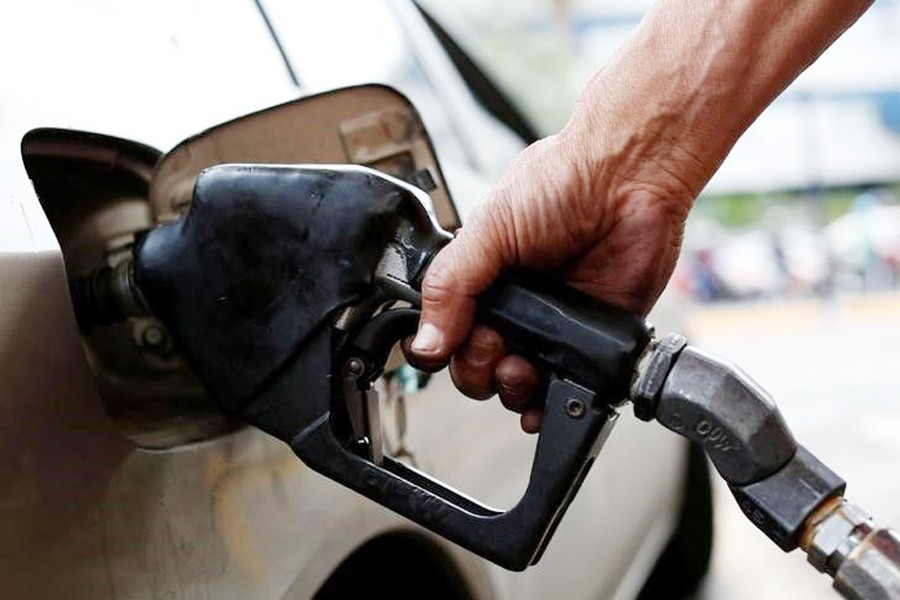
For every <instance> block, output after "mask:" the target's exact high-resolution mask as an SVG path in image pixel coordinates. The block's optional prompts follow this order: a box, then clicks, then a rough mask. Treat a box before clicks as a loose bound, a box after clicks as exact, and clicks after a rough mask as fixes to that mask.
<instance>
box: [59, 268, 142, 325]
mask: <svg viewBox="0 0 900 600" xmlns="http://www.w3.org/2000/svg"><path fill="white" fill-rule="evenodd" d="M69 291H70V293H71V295H72V303H73V305H74V308H75V318H76V320H77V321H78V329H80V330H81V331H82V332H84V333H88V332H90V331H91V330H92V329H93V328H94V327H98V326H105V325H112V324H113V323H118V322H121V321H124V320H125V319H127V318H128V317H145V316H149V315H150V309H149V307H148V306H147V301H146V300H145V299H144V295H143V294H142V293H141V290H140V288H138V286H137V284H136V283H135V281H134V267H133V262H132V260H131V257H129V258H127V259H126V260H123V261H122V262H120V263H119V264H117V265H116V266H114V267H109V266H103V267H100V268H99V269H95V270H94V271H92V272H90V273H88V274H87V275H85V276H83V277H78V278H76V279H73V280H71V281H70V282H69Z"/></svg>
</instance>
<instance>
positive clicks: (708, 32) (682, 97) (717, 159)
mask: <svg viewBox="0 0 900 600" xmlns="http://www.w3.org/2000/svg"><path fill="white" fill-rule="evenodd" d="M870 4H871V0H792V1H789V2H777V1H774V0H661V1H660V2H659V3H658V4H657V5H656V6H655V7H654V8H653V9H652V10H651V11H650V12H649V13H648V14H647V16H646V17H645V18H644V20H643V21H642V22H641V25H640V26H639V27H638V29H637V30H636V31H635V32H634V34H633V35H632V36H631V37H630V38H629V39H628V40H627V41H626V43H625V44H623V46H622V47H621V48H620V49H619V50H618V51H617V52H616V54H615V55H614V56H613V57H612V59H611V60H610V61H609V62H608V63H607V64H606V65H605V66H604V67H603V69H601V70H600V72H599V73H598V74H597V75H596V76H595V77H594V78H593V79H592V80H591V82H590V83H589V84H588V85H587V87H586V88H585V90H584V92H583V93H582V95H581V98H580V99H579V102H578V105H577V108H576V110H575V113H574V116H573V118H572V120H571V121H570V123H569V125H567V127H566V129H565V130H564V133H566V134H567V135H571V136H573V137H577V138H578V141H577V143H578V144H579V146H581V147H582V149H583V150H585V151H587V152H589V153H592V155H593V156H594V157H595V161H594V163H593V164H594V167H593V168H594V169H596V172H594V173H593V174H592V176H593V177H594V178H595V179H598V180H600V181H602V182H603V185H605V186H606V187H607V189H615V187H616V185H617V184H618V183H620V182H627V183H628V184H629V185H634V184H635V182H637V184H641V182H646V185H647V186H650V187H653V186H658V189H656V190H653V192H654V193H655V194H659V195H666V194H669V195H674V196H676V197H677V200H678V201H679V202H681V203H684V204H687V205H688V206H689V203H690V202H691V201H692V200H693V198H694V197H695V196H696V195H697V194H698V193H699V191H700V190H701V189H702V187H703V186H704V185H705V184H706V182H707V181H708V180H709V178H710V177H711V176H712V175H713V173H714V172H715V170H716V169H717V168H718V166H719V165H720V164H721V162H722V160H724V158H725V156H726V155H727V154H728V152H729V151H730V149H731V147H732V146H733V145H734V143H735V142H736V141H737V139H738V137H739V136H740V135H741V134H742V133H743V132H744V130H745V129H746V128H747V127H748V126H749V125H750V124H751V123H752V122H753V120H754V119H755V118H756V117H757V116H758V115H759V113H760V112H762V110H763V109H764V108H765V107H766V106H768V104H769V103H770V102H771V101H772V100H773V99H774V98H775V96H777V95H778V94H779V93H781V91H783V90H784V88H785V87H787V85H788V84H789V83H790V82H791V81H793V80H794V79H795V78H796V77H797V75H799V74H800V72H802V71H803V70H804V69H805V68H806V67H807V66H808V65H809V64H810V63H812V62H813V61H814V60H815V59H816V58H817V57H818V56H819V55H820V54H821V53H822V52H823V51H824V50H825V49H826V48H827V47H828V46H829V45H830V44H831V43H832V42H833V41H834V40H835V39H836V38H837V37H838V36H839V35H840V34H841V33H842V32H843V31H844V30H845V29H846V28H847V27H849V26H850V25H851V24H852V23H853V22H854V21H855V20H856V19H857V18H858V17H859V16H860V15H861V14H862V13H863V12H864V11H865V9H866V8H867V7H868V6H869V5H870ZM631 157H635V158H638V159H639V160H636V161H632V162H635V163H638V164H629V159H630V158H631Z"/></svg>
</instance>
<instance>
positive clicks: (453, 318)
mask: <svg viewBox="0 0 900 600" xmlns="http://www.w3.org/2000/svg"><path fill="white" fill-rule="evenodd" d="M482 215H484V213H482ZM490 220H491V219H490V218H482V219H478V218H477V217H475V218H473V219H472V220H471V221H470V223H469V224H468V225H467V226H466V227H463V228H462V229H460V230H459V233H458V235H457V236H456V237H455V238H454V239H453V240H452V241H451V242H450V243H449V244H447V245H446V246H445V247H444V248H443V249H441V251H440V252H438V254H437V255H436V256H435V257H434V259H433V260H432V261H431V265H430V266H429V267H428V271H427V272H426V273H425V278H424V279H423V281H422V318H421V319H420V321H419V330H418V332H417V333H416V337H415V339H414V340H413V342H412V344H411V345H410V350H411V351H412V354H413V355H414V356H416V357H417V358H418V359H420V360H422V361H423V362H426V363H431V364H435V363H441V362H446V361H447V360H449V359H450V357H451V356H452V355H453V352H454V351H455V350H456V349H457V348H458V347H459V346H460V344H462V342H463V341H464V340H465V339H466V337H468V335H469V331H470V330H471V329H472V325H473V322H474V320H475V304H476V299H477V298H478V296H479V295H480V294H481V293H482V292H484V291H485V290H486V289H487V288H488V287H489V286H490V285H491V283H493V281H494V280H495V279H496V278H497V276H498V275H500V272H501V271H502V270H503V267H504V266H505V262H506V261H505V260H504V254H503V252H502V247H501V245H500V244H499V243H497V237H498V235H497V231H496V230H494V229H493V228H492V227H491V226H490Z"/></svg>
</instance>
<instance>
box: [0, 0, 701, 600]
mask: <svg viewBox="0 0 900 600" xmlns="http://www.w3.org/2000/svg"><path fill="white" fill-rule="evenodd" d="M4 12H5V13H6V14H5V15H4V18H2V19H0V51H2V53H3V55H4V56H6V57H8V59H9V60H8V61H6V63H5V65H6V68H5V70H4V75H3V77H2V78H0V90H2V91H0V98H2V102H3V104H2V111H0V115H2V116H0V140H2V144H0V174H2V177H0V281H2V283H3V285H2V286H0V299H2V301H0V355H2V357H3V359H4V360H3V366H2V367H0V411H2V416H3V418H2V419H0V448H2V450H3V452H2V453H0V481H2V488H3V490H4V494H3V499H2V500H0V589H2V590H3V593H4V595H5V597H8V598H17V599H27V598H40V599H44V598H54V597H62V598H72V599H77V598H84V599H91V600H97V599H121V598H191V599H193V598H216V599H224V598H310V597H319V598H343V597H351V594H353V595H361V594H373V595H374V596H375V597H382V596H389V595H390V596H393V597H397V598H405V597H429V598H485V599H493V598H497V599H502V598H516V599H528V598H533V599H539V598H547V597H563V598H570V599H577V598H585V599H586V598H598V597H600V598H607V597H616V598H630V597H635V596H636V595H637V594H638V593H639V592H640V590H641V589H642V587H643V586H644V584H645V582H647V581H648V580H649V581H650V582H651V584H650V587H647V588H645V596H646V597H649V596H650V595H652V594H653V592H654V591H655V592H659V591H660V590H663V591H665V593H666V597H672V594H675V595H677V594H678V593H679V591H687V590H689V589H691V588H692V587H693V586H694V585H695V584H696V583H697V581H698V580H699V578H700V577H702V575H703V573H704V572H705V570H706V566H707V563H708V559H709V549H710V544H711V515H710V511H711V505H710V497H709V494H710V492H709V482H708V473H707V471H706V466H705V462H704V459H703V456H702V454H700V453H698V452H697V451H696V450H694V449H689V446H688V445H687V444H686V443H685V442H684V441H683V440H681V439H680V438H678V437H676V436H675V435H673V434H670V433H668V432H666V431H664V430H663V429H662V428H658V427H655V426H647V425H645V424H643V423H639V422H638V421H637V420H636V419H634V418H633V417H632V416H631V415H630V414H629V413H626V414H623V415H622V418H621V419H620V422H619V424H618V426H617V428H616V429H617V431H615V432H614V433H613V435H612V436H611V439H610V440H609V442H608V443H607V445H606V447H605V448H604V450H603V452H602V453H601V455H600V456H599V457H598V459H597V461H596V464H595V465H594V466H593V469H592V471H591V473H590V475H589V477H588V479H587V480H586V482H585V484H584V486H583V487H582V489H581V492H580V494H579V495H578V497H577V498H576V500H575V501H574V502H573V504H572V505H571V507H570V509H569V511H568V513H567V515H566V517H565V518H564V519H563V521H562V524H561V525H560V527H559V529H558V531H557V532H556V534H555V537H554V539H553V541H552V542H551V544H550V546H549V549H548V550H547V552H546V554H545V555H544V557H543V558H542V560H541V562H540V563H539V565H538V566H536V567H533V568H531V569H529V570H527V571H526V572H524V573H511V572H508V571H505V570H503V569H501V568H499V567H496V566H494V565H492V564H489V563H487V562H485V561H483V560H481V559H479V558H477V557H475V556H474V555H472V554H470V553H468V552H466V551H463V550H461V549H460V548H458V547H456V546H454V545H452V544H450V543H448V542H446V541H444V540H441V539H438V538H437V537H436V536H434V535H432V534H430V533H428V532H426V531H424V530H422V529H421V528H418V527H416V526H414V525H412V524H411V523H409V522H408V521H405V520H404V519H402V518H400V517H398V516H396V515H394V514H392V513H389V512H387V511H386V510H384V509H382V508H380V507H379V506H378V505H376V504H374V503H372V502H369V501H368V500H366V499H364V498H362V497H360V496H357V495H355V494H354V493H352V492H350V491H348V490H344V489H342V488H340V487H339V486H337V485H335V484H334V483H332V482H330V481H328V480H326V479H325V478H323V477H321V476H319V475H317V474H315V473H313V472H312V471H310V470H309V469H307V468H305V467H304V466H303V465H302V463H301V462H300V461H299V460H297V458H296V457H295V456H294V454H293V453H292V452H291V450H290V449H289V448H288V447H286V446H285V445H283V444H281V443H279V442H277V441H275V440H273V439H271V438H269V437H268V436H266V435H265V434H263V433H261V432H259V431H256V430H253V429H251V428H248V427H242V426H239V425H237V424H235V423H232V422H230V421H228V420H227V419H225V418H224V417H223V416H222V415H220V414H218V413H217V412H216V410H215V409H214V408H213V407H212V405H211V403H210V401H209V400H208V399H207V398H206V397H205V395H203V394H202V392H199V391H198V390H197V389H196V386H195V384H194V382H193V378H192V376H191V374H190V373H189V372H188V371H187V369H186V367H185V366H184V364H183V361H182V360H181V359H180V357H179V356H178V355H177V352H174V351H173V349H172V348H171V346H170V345H167V343H168V342H167V340H166V332H165V331H164V330H161V329H160V328H159V326H158V325H157V324H154V323H153V322H152V321H148V320H146V319H144V320H134V321H132V322H129V323H127V324H125V325H121V326H117V327H114V328H111V329H110V330H109V331H103V332H95V333H93V334H92V335H91V337H89V338H85V337H82V336H80V335H79V332H78V329H77V326H76V322H75V318H74V314H73V311H72V305H71V299H70V296H69V291H68V279H70V278H72V277H75V276H78V275H81V274H83V273H85V272H87V271H89V270H91V269H93V268H95V267H97V266H99V265H100V264H103V263H104V262H114V261H115V260H116V259H117V257H119V256H121V254H122V252H125V251H127V249H128V245H129V243H130V242H131V240H132V239H133V237H132V235H133V233H134V231H135V230H136V228H137V226H136V224H138V223H143V224H144V225H145V226H146V224H147V223H149V222H152V221H154V219H157V218H158V217H159V216H160V215H159V214H158V212H159V211H158V207H154V206H151V205H150V203H149V200H148V199H149V195H150V192H149V187H150V183H151V181H152V179H153V175H154V168H155V165H156V163H157V161H158V160H159V159H160V157H161V156H162V153H161V152H160V150H159V149H169V148H172V147H173V146H175V145H176V144H177V143H178V142H180V141H181V140H183V139H184V138H186V137H188V136H191V135H193V134H196V133H197V132H200V131H202V130H204V129H206V128H208V127H211V126H213V125H216V124H218V123H221V122H224V121H227V120H230V119H233V118H235V117H239V116H241V115H244V114H247V113H250V112H253V111H257V110H261V109H264V108H267V107H269V106H272V105H275V104H279V103H282V102H285V101H287V100H290V99H294V98H297V97H300V96H306V95H309V94H313V93H317V92H321V91H325V90H328V89H332V88H336V87H340V86H344V85H351V84H357V83H368V82H378V83H383V84H386V85H390V86H392V87H394V88H396V89H398V90H400V91H401V92H402V93H403V94H405V95H406V96H407V97H408V98H409V99H410V100H411V101H412V103H413V104H414V105H415V106H416V107H417V109H418V110H419V111H420V113H421V116H422V118H423V120H424V122H425V125H426V127H427V129H428V132H429V133H430V135H431V137H432V139H433V141H434V144H435V146H436V149H437V154H438V156H439V158H440V160H441V163H442V168H443V172H444V174H445V176H446V180H447V185H448V187H449V190H450V192H452V195H453V197H454V198H455V199H456V201H457V205H456V208H457V209H458V211H459V213H461V214H462V215H463V219H464V216H465V213H466V212H468V209H470V208H471V206H472V205H473V203H474V202H476V201H477V200H478V199H479V198H481V197H482V196H483V195H484V193H485V191H486V190H487V189H488V186H489V185H490V182H491V181H493V180H494V179H495V178H496V177H497V176H498V175H499V173H500V171H501V169H502V168H503V166H504V164H506V162H507V161H508V160H509V159H510V158H511V157H512V156H514V154H515V153H516V152H517V151H518V150H519V149H520V148H522V147H523V146H524V144H525V143H527V142H528V141H529V137H530V136H532V135H533V134H531V132H530V129H529V128H528V126H527V124H526V123H525V122H524V120H523V119H522V118H521V117H520V116H519V115H518V113H517V112H516V111H515V109H514V108H513V107H512V106H511V105H510V104H509V103H508V102H507V101H506V100H505V98H504V97H503V95H502V94H500V93H499V92H498V91H497V90H496V89H495V88H494V87H493V86H492V85H491V84H490V81H489V80H488V79H487V78H485V77H484V76H483V75H482V74H481V73H480V72H479V71H478V70H477V69H476V68H475V67H474V65H472V64H471V63H470V62H468V61H467V59H466V57H465V55H464V54H463V53H462V52H461V51H460V49H459V48H458V47H456V46H455V45H454V44H453V43H452V40H451V39H450V38H449V37H447V36H446V35H445V34H444V33H443V32H442V31H441V30H440V29H439V28H438V27H437V25H436V24H435V23H434V22H432V21H430V20H429V19H428V18H426V17H425V16H423V14H422V13H421V12H420V11H419V10H418V9H417V7H416V5H415V4H414V3H412V2H409V1H404V0H378V1H374V2H372V1H362V0H360V1H357V2H349V1H348V2H330V3H318V2H289V1H288V0H259V1H257V2H254V1H252V0H219V1H215V2H213V1H212V0H206V1H200V2H195V3H184V2H176V1H175V0H156V1H154V2H138V1H135V2H130V3H112V2H110V3H105V2H90V3H71V2H58V1H46V2H40V1H38V2H29V3H19V4H18V5H17V6H16V7H15V9H12V8H11V7H7V8H6V10H5V11H4ZM361 108H364V107H361ZM299 125H302V124H299ZM299 125H298V129H297V133H296V135H297V136H299V138H298V139H299V141H300V142H303V141H304V140H303V138H302V135H303V128H302V126H299ZM39 128H43V129H41V130H40V131H34V130H36V129H39ZM48 128H49V129H48ZM29 132H31V133H29ZM85 132H92V133H85ZM310 143H313V141H312V140H311V141H310ZM445 208H446V207H445ZM450 208H451V210H452V207H450ZM664 308H665V307H664V305H663V307H662V309H663V310H664ZM669 317H671V315H668V316H667V315H666V314H664V313H663V312H658V313H656V314H655V315H651V321H653V322H654V323H655V324H656V325H657V328H658V329H659V330H660V331H663V332H665V331H668V330H677V329H679V327H678V326H677V323H676V322H674V321H673V320H671V319H670V318H669ZM458 395H459V394H458V393H457V392H456V391H455V390H453V388H452V385H451V384H450V382H449V378H448V377H446V376H445V375H443V374H442V375H440V376H437V377H435V378H434V379H433V380H432V381H431V382H430V384H429V385H428V386H427V388H426V389H424V390H422V391H420V392H417V393H414V394H411V395H409V396H408V397H407V398H406V399H405V401H403V402H404V406H405V410H406V412H407V413H408V418H409V424H408V425H405V426H402V425H401V424H400V423H399V422H394V423H391V420H392V419H394V420H397V419H400V417H398V416H397V415H396V414H393V415H387V416H386V421H387V423H386V425H387V426H388V427H391V426H393V427H394V429H395V434H396V435H398V436H400V438H401V439H400V440H399V441H400V442H401V443H402V445H403V447H404V449H405V450H406V451H407V452H409V453H410V454H411V455H412V456H413V457H414V458H415V460H416V462H417V464H418V465H420V466H421V467H422V468H423V469H424V470H426V471H428V472H429V473H432V474H433V475H435V476H437V477H438V478H440V479H442V480H445V481H448V482H449V483H451V484H452V485H454V486H455V487H457V488H460V489H462V490H464V491H465V492H467V493H470V494H472V495H474V496H476V497H479V498H482V499H484V500H486V501H488V502H492V503H494V504H497V505H500V506H508V505H509V504H510V503H512V502H514V501H515V500H516V499H517V498H518V497H519V496H520V495H521V493H522V491H523V490H524V487H525V483H526V477H527V474H528V468H529V466H530V456H531V454H532V451H533V444H534V439H533V438H531V437H528V436H525V435H523V434H521V432H520V431H519V429H518V426H517V423H516V421H517V419H516V418H515V417H514V416H512V415H509V414H508V413H506V412H505V411H504V410H503V409H502V408H501V407H499V405H498V403H496V402H495V403H487V404H478V403H474V402H468V401H464V400H461V399H460V398H458V397H457V396H458ZM396 401H397V402H399V401H400V400H399V399H396ZM411 574H414V575H411Z"/></svg>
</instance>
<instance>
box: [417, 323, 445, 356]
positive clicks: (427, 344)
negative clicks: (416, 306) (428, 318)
mask: <svg viewBox="0 0 900 600" xmlns="http://www.w3.org/2000/svg"><path fill="white" fill-rule="evenodd" d="M443 341H444V337H443V336H442V335H441V332H440V330H438V328H437V327H435V326H434V325H432V324H431V323H422V324H421V325H420V326H419V331H418V332H417V333H416V338H415V339H414V340H413V341H412V344H410V349H412V351H413V352H417V353H419V354H437V352H438V351H439V350H440V349H441V343H442V342H443Z"/></svg>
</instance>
